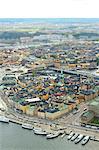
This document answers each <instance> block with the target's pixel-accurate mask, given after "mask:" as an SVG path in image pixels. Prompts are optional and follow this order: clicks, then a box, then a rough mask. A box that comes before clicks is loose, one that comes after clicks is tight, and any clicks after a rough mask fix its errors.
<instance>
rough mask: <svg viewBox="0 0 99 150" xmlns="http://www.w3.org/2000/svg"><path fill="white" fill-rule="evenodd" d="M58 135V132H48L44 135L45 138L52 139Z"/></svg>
mask: <svg viewBox="0 0 99 150" xmlns="http://www.w3.org/2000/svg"><path fill="white" fill-rule="evenodd" d="M58 136H59V133H50V134H48V135H47V136H46V138H47V139H53V138H56V137H58Z"/></svg>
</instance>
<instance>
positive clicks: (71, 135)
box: [67, 132, 74, 140]
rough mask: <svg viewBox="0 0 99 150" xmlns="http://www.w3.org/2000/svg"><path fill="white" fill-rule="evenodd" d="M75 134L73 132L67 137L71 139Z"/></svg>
mask: <svg viewBox="0 0 99 150" xmlns="http://www.w3.org/2000/svg"><path fill="white" fill-rule="evenodd" d="M73 135H74V133H73V132H71V133H70V134H69V136H68V137H67V140H70V139H71V138H72V137H73Z"/></svg>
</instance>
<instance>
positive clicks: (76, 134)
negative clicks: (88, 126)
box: [71, 133, 79, 141]
mask: <svg viewBox="0 0 99 150" xmlns="http://www.w3.org/2000/svg"><path fill="white" fill-rule="evenodd" d="M78 136H79V134H78V133H75V134H74V136H73V137H72V138H71V141H74V140H75V139H76V138H77V137H78Z"/></svg>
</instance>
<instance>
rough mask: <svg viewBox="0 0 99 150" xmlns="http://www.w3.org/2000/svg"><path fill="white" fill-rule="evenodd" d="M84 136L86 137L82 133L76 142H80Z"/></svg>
mask: <svg viewBox="0 0 99 150" xmlns="http://www.w3.org/2000/svg"><path fill="white" fill-rule="evenodd" d="M83 137H84V136H83V135H82V134H80V135H79V136H78V137H77V138H76V139H75V141H74V143H75V144H77V143H79V142H80V141H81V140H82V138H83Z"/></svg>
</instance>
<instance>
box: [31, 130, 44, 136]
mask: <svg viewBox="0 0 99 150" xmlns="http://www.w3.org/2000/svg"><path fill="white" fill-rule="evenodd" d="M34 134H37V135H47V132H46V131H43V130H35V131H34Z"/></svg>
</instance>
